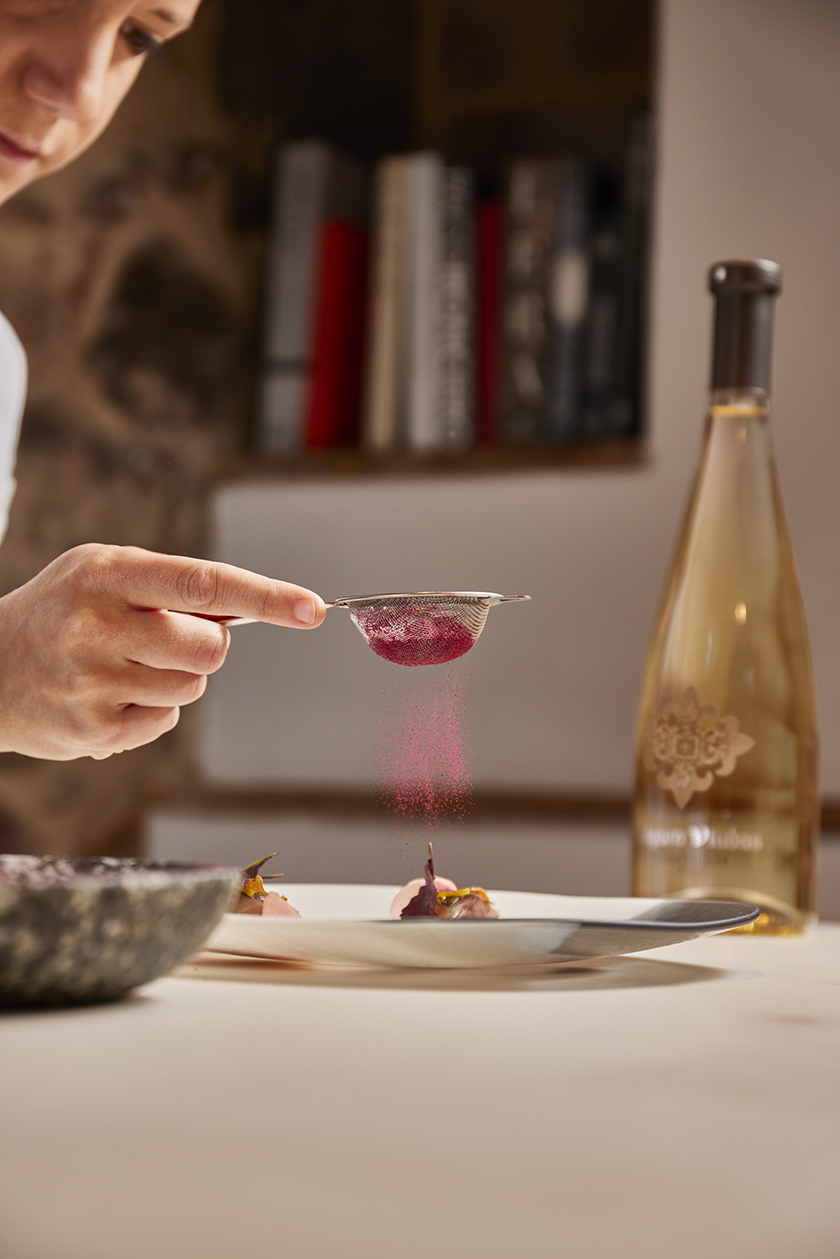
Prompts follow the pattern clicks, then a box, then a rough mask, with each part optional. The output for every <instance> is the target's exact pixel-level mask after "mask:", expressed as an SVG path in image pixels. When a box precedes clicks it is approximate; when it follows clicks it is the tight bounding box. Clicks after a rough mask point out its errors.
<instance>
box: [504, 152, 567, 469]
mask: <svg viewBox="0 0 840 1259" xmlns="http://www.w3.org/2000/svg"><path fill="white" fill-rule="evenodd" d="M558 192H559V163H558V162H556V161H551V160H529V161H522V162H517V163H515V165H514V166H513V168H512V170H511V173H510V182H509V189H508V203H507V211H508V213H507V217H508V238H507V255H506V260H505V286H506V292H505V308H504V377H503V391H504V393H503V409H502V421H501V432H500V436H501V439H502V441H503V442H505V443H508V444H511V445H524V444H528V443H533V442H536V441H539V439H540V438H541V437H542V436H543V434H544V420H545V402H546V382H545V375H544V367H545V364H544V358H545V346H546V340H547V325H548V277H549V264H550V261H551V258H552V256H553V252H554V241H555V235H556V228H557V199H558Z"/></svg>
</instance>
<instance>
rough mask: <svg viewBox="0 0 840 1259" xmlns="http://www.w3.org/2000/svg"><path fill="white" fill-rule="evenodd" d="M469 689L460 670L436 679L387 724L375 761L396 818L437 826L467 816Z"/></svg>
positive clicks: (469, 790) (384, 794)
mask: <svg viewBox="0 0 840 1259" xmlns="http://www.w3.org/2000/svg"><path fill="white" fill-rule="evenodd" d="M465 690H466V688H465V682H464V678H463V676H462V675H460V674H459V673H458V671H457V670H449V671H447V672H446V673H444V674H442V675H434V676H433V678H432V679H431V683H430V685H429V686H428V687H427V688H424V689H423V691H422V692H421V694H420V695H419V696H417V697H416V698H414V699H412V700H409V701H407V702H406V703H405V704H403V705H401V706H399V707H398V708H397V709H396V710H395V711H394V712H393V713H391V714H390V716H389V718H386V719H385V720H384V721H383V726H382V730H381V733H380V737H379V741H378V747H377V756H376V762H377V765H376V768H377V770H378V774H379V780H380V794H381V797H382V799H383V801H384V803H385V805H386V807H387V808H388V809H389V810H390V811H391V812H392V813H395V814H396V815H397V816H398V817H403V818H406V819H408V818H418V819H422V820H423V821H424V822H425V823H426V825H427V826H435V825H437V824H438V822H439V821H440V819H441V816H442V815H452V814H455V816H457V817H462V816H463V814H464V812H465V811H466V808H467V805H468V803H469V801H470V798H471V795H472V779H471V777H470V772H469V764H468V752H469V742H468V736H467V730H466V727H465V725H464V711H465V699H466V694H465Z"/></svg>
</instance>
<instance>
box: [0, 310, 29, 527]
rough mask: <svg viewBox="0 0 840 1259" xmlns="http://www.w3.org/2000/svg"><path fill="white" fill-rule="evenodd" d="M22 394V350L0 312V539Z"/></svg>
mask: <svg viewBox="0 0 840 1259" xmlns="http://www.w3.org/2000/svg"><path fill="white" fill-rule="evenodd" d="M25 398H26V354H25V352H24V349H23V346H22V345H21V343H20V341H19V340H18V338H17V334H16V332H15V330H14V328H13V327H12V325H11V324H10V323H9V321H8V319H6V318H5V317H4V316H3V315H0V541H2V539H3V534H4V533H5V532H6V525H7V524H8V523H9V508H10V506H11V504H12V498H13V496H14V492H15V476H14V472H15V454H16V452H17V444H18V435H19V433H20V417H21V415H22V414H23V404H24V400H25Z"/></svg>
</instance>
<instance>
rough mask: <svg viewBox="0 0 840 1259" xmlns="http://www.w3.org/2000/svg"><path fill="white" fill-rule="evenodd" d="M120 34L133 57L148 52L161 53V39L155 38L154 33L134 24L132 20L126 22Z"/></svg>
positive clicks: (141, 55)
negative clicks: (151, 33)
mask: <svg viewBox="0 0 840 1259" xmlns="http://www.w3.org/2000/svg"><path fill="white" fill-rule="evenodd" d="M120 34H121V35H122V37H123V39H124V40H125V42H126V44H127V45H128V48H129V50H130V52H131V55H132V56H133V57H143V56H145V55H146V54H147V53H159V52H160V50H161V43H162V41H161V40H159V39H155V37H154V35H150V34H149V32H148V31H144V30H143V29H142V28H141V27H139V26H132V25H131V23H130V22H126V24H125V25H124V26H123V27H122V29H121V31H120Z"/></svg>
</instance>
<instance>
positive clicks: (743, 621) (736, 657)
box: [633, 261, 819, 934]
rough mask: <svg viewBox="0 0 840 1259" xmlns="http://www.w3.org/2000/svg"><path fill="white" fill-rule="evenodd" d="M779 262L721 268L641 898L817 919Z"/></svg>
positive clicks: (815, 823)
mask: <svg viewBox="0 0 840 1259" xmlns="http://www.w3.org/2000/svg"><path fill="white" fill-rule="evenodd" d="M781 282H782V280H781V269H780V268H779V267H778V266H777V265H776V264H775V263H773V262H765V261H747V262H743V261H737V262H721V263H717V264H716V265H715V266H713V267H712V268H711V270H710V272H709V287H710V288H711V291H712V292H713V293H714V295H715V299H716V306H715V334H714V356H713V366H712V391H711V400H710V406H709V412H708V418H707V421H706V433H705V439H704V443H703V452H702V457H701V460H700V467H699V470H698V473H697V479H696V481H695V484H694V489H693V491H692V495H691V499H690V501H689V506H688V512H687V515H686V519H685V523H684V525H683V530H682V535H681V538H680V542H679V545H678V548H677V553H676V557H675V559H674V564H673V568H672V571H671V576H670V579H669V582H668V586H667V590H666V594H665V599H664V602H663V605H662V609H661V611H660V614H659V619H658V622H657V626H656V631H655V634H654V640H653V646H652V648H651V651H650V656H649V659H648V663H647V669H646V673H645V679H644V687H643V692H642V702H641V710H640V714H639V724H638V731H637V747H636V791H635V801H634V816H633V844H634V848H633V891H634V894H635V895H636V896H677V897H685V898H694V897H697V898H711V899H717V900H738V901H748V902H751V903H752V904H754V905H758V906H759V907H760V909H761V916H760V917H759V918H758V919H757V921H756V922H755V923H754V924H753V925H752V926H751V927H749V928H746V930H751V931H757V932H763V933H768V934H788V933H795V932H800V931H803V930H804V929H805V928H806V927H807V926H808V924H809V923H810V922H812V921H813V920H814V918H815V911H816V881H817V857H818V848H819V790H818V778H819V769H818V734H817V707H816V697H815V692H814V678H813V669H812V665H811V653H810V649H809V645H808V632H807V628H806V625H805V614H804V610H803V606H802V596H801V594H800V591H799V580H798V578H797V574H796V566H795V563H794V559H793V551H792V549H791V545H790V539H789V536H788V530H787V525H786V523H785V516H784V509H783V507H782V500H781V494H780V490H779V484H778V479H777V476H776V466H775V461H774V457H773V446H772V439H771V433H770V425H769V402H770V354H771V340H772V327H773V306H774V301H775V298H776V295H777V294H778V293H779V292H780V290H781Z"/></svg>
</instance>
